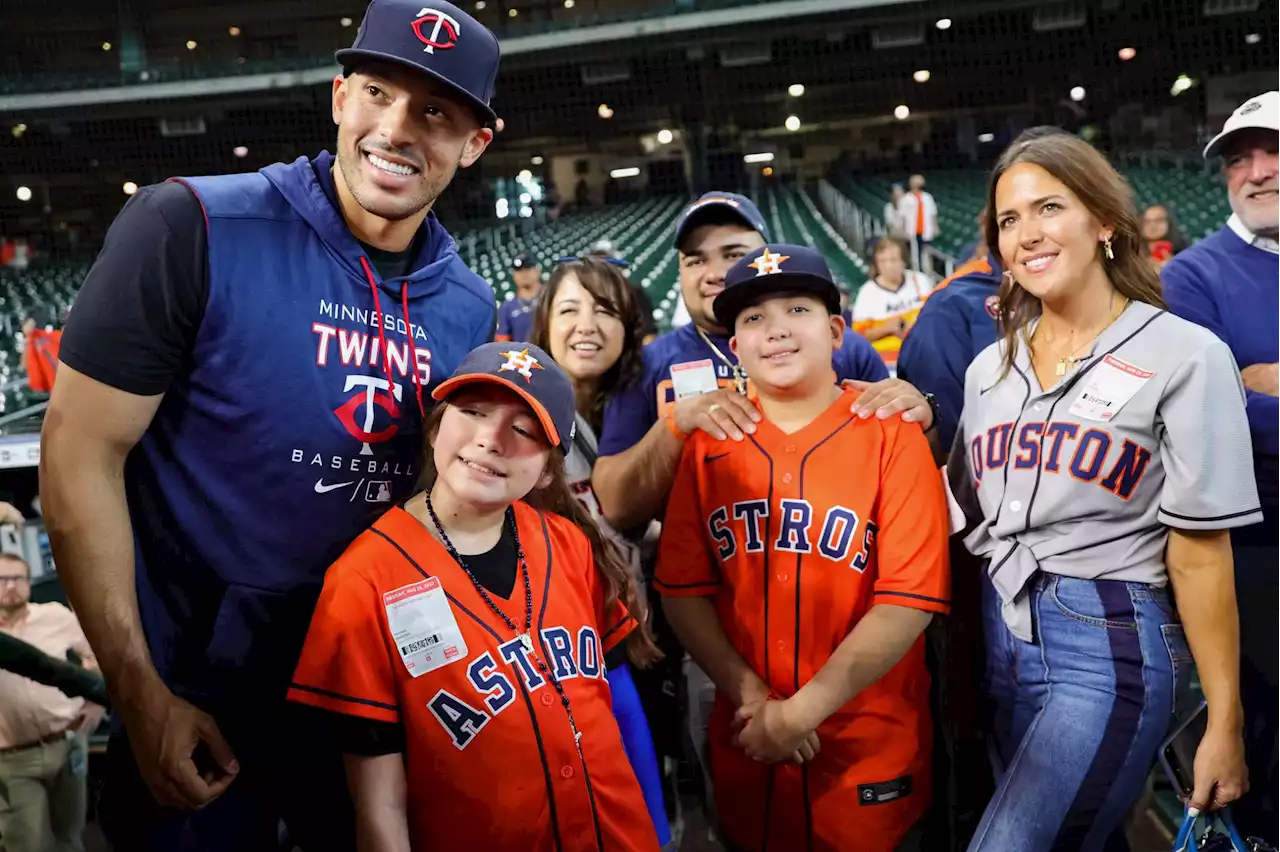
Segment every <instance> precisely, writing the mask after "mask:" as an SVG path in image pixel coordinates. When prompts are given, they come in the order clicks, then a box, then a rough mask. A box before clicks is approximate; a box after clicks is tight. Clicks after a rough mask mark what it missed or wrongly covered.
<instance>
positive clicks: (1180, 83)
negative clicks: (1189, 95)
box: [1169, 74, 1196, 95]
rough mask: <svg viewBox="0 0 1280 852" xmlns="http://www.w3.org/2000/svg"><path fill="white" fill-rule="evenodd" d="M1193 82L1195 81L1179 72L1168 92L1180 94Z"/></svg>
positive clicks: (1193, 83)
mask: <svg viewBox="0 0 1280 852" xmlns="http://www.w3.org/2000/svg"><path fill="white" fill-rule="evenodd" d="M1195 84H1196V83H1195V81H1194V80H1192V79H1191V78H1190V77H1188V76H1187V75H1186V74H1179V75H1178V79H1176V80H1174V81H1173V86H1172V88H1170V89H1169V94H1171V95H1180V94H1182V93H1183V92H1185V91H1186V90H1187V89H1190V88H1191V87H1192V86H1194V85H1195Z"/></svg>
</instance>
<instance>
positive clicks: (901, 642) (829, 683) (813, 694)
mask: <svg viewBox="0 0 1280 852" xmlns="http://www.w3.org/2000/svg"><path fill="white" fill-rule="evenodd" d="M932 619H933V613H929V612H925V611H923V610H919V609H912V608H911V607H905V606H895V605H893V604H876V605H875V606H873V607H872V608H871V609H870V611H868V612H867V614H866V615H864V616H863V617H862V618H861V619H860V620H859V621H858V623H857V625H855V626H854V628H853V630H851V631H849V635H848V636H846V637H845V638H844V641H842V642H841V643H840V645H839V647H837V648H836V650H835V653H833V654H832V655H831V656H830V657H829V658H828V659H827V662H826V663H825V664H824V665H823V666H822V668H821V669H819V670H818V673H817V674H815V675H814V676H813V679H812V680H810V681H809V682H808V683H806V684H805V685H804V686H803V687H801V689H800V691H799V692H797V693H796V694H795V696H794V697H792V698H791V699H790V700H789V701H788V703H789V704H793V705H794V710H795V712H796V723H797V725H798V726H800V727H801V728H802V729H804V730H807V731H811V730H813V729H814V728H817V727H818V726H819V725H821V724H822V723H823V722H825V721H826V720H827V717H829V716H830V715H831V714H832V713H834V712H836V710H838V709H840V708H841V707H843V706H844V705H845V704H846V703H848V701H849V700H850V699H852V698H853V697H854V696H855V695H857V694H858V693H859V692H861V691H862V690H864V689H866V688H867V687H868V686H870V685H871V684H873V683H875V682H876V681H878V680H879V679H880V678H882V677H884V676H885V674H886V673H888V671H889V669H891V668H893V667H894V666H896V665H897V664H898V661H899V660H901V659H902V658H903V656H904V655H905V654H906V653H907V651H909V650H911V646H912V644H913V643H914V642H915V641H916V639H917V638H918V637H919V636H920V634H921V633H923V632H924V629H925V628H926V627H928V626H929V622H930V621H931V620H932Z"/></svg>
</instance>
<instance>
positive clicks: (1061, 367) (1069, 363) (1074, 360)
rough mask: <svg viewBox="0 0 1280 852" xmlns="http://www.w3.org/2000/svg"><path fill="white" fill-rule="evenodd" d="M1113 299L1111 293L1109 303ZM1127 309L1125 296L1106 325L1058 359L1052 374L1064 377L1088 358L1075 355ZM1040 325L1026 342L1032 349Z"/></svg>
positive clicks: (1039, 325) (1038, 324) (1127, 301)
mask: <svg viewBox="0 0 1280 852" xmlns="http://www.w3.org/2000/svg"><path fill="white" fill-rule="evenodd" d="M1115 298H1116V297H1115V293H1114V292H1113V293H1112V294H1111V301H1112V302H1114V301H1115ZM1127 307H1129V297H1128V296H1125V298H1124V302H1123V303H1122V304H1121V305H1120V310H1118V311H1115V312H1114V313H1112V314H1111V318H1110V319H1108V320H1107V321H1106V323H1105V324H1104V325H1103V326H1102V327H1101V328H1099V329H1098V330H1097V331H1095V332H1094V333H1093V334H1092V335H1090V336H1089V339H1088V340H1086V341H1085V342H1084V343H1081V344H1080V345H1079V346H1077V347H1076V348H1075V349H1072V350H1071V351H1070V352H1068V353H1067V354H1066V355H1065V356H1063V357H1061V358H1059V359H1058V362H1057V365H1056V366H1055V367H1054V371H1053V372H1054V374H1055V375H1057V376H1065V375H1066V374H1067V369H1068V368H1070V367H1074V366H1075V365H1076V364H1078V363H1079V362H1081V361H1083V360H1084V359H1085V358H1086V357H1088V356H1085V355H1076V353H1077V352H1079V351H1080V350H1081V349H1083V348H1085V347H1086V346H1089V345H1090V344H1092V343H1093V342H1094V341H1095V340H1097V339H1098V338H1099V337H1101V336H1102V333H1103V332H1104V331H1106V330H1107V329H1108V328H1110V327H1111V324H1112V323H1114V322H1115V321H1116V320H1117V319H1119V318H1120V315H1121V314H1122V313H1124V309H1125V308H1127ZM1042 325H1043V321H1041V323H1037V324H1036V330H1035V331H1033V332H1032V333H1031V339H1030V340H1029V341H1028V343H1030V344H1031V345H1032V347H1033V348H1034V346H1035V338H1036V335H1038V334H1039V333H1040V329H1041V327H1042ZM1045 345H1046V347H1048V346H1049V344H1047V343H1046V344H1045ZM1049 354H1050V355H1052V354H1053V353H1052V352H1051V353H1049Z"/></svg>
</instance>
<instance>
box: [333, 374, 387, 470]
mask: <svg viewBox="0 0 1280 852" xmlns="http://www.w3.org/2000/svg"><path fill="white" fill-rule="evenodd" d="M355 388H362V390H361V392H360V393H358V394H356V395H355V396H353V397H351V398H350V399H348V400H347V401H346V402H344V403H343V404H342V405H340V406H338V407H337V408H335V409H334V410H333V413H334V414H336V415H337V416H338V420H339V421H341V422H342V425H343V426H344V427H346V430H347V431H348V432H350V433H351V437H353V438H355V439H356V440H358V441H360V442H361V444H362V446H361V447H360V455H362V456H371V455H373V448H372V447H370V446H369V445H370V444H381V443H383V442H384V441H390V440H391V439H392V438H393V437H395V434H396V432H398V431H400V427H399V426H398V425H397V424H396V421H397V420H399V419H400V406H399V405H397V403H398V402H399V401H400V399H401V397H402V394H403V391H402V390H401V385H400V384H399V383H395V382H389V381H387V380H386V379H385V378H382V377H381V376H347V383H346V386H345V387H343V389H342V390H343V392H345V393H350V392H351V391H352V390H354V389H355ZM388 391H390V392H388ZM362 407H363V409H364V412H363V417H362V418H361V422H360V423H359V424H357V423H356V412H357V411H359V410H360V409H361V408H362ZM379 411H382V412H384V413H385V414H386V416H387V417H388V418H389V419H390V423H388V424H387V425H385V426H383V427H382V428H381V429H378V430H377V431H375V430H374V426H376V425H377V419H378V418H377V414H378V412H379Z"/></svg>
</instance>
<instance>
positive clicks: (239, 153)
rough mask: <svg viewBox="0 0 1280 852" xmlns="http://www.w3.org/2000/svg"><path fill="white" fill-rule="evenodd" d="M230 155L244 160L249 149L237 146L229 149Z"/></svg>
mask: <svg viewBox="0 0 1280 852" xmlns="http://www.w3.org/2000/svg"><path fill="white" fill-rule="evenodd" d="M231 153H233V154H235V155H236V156H237V157H241V158H244V157H247V156H249V149H248V148H246V147H244V146H243V145H237V146H236V147H234V148H232V149H231Z"/></svg>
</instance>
